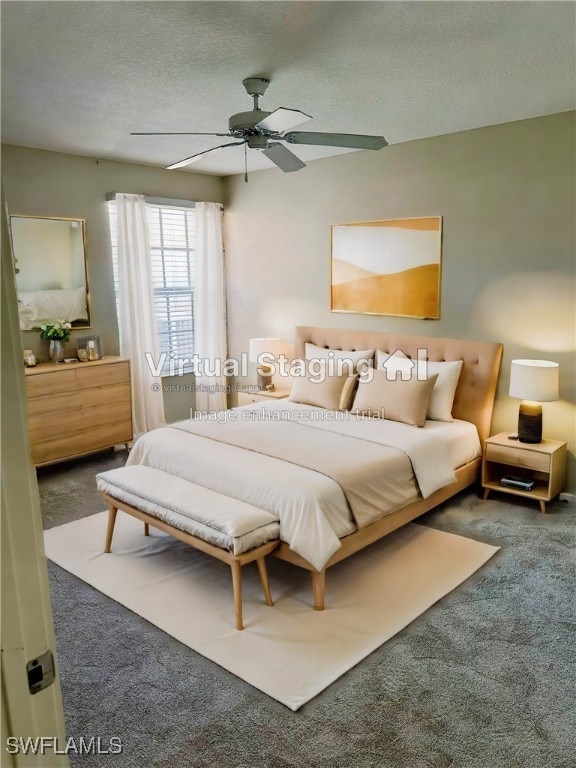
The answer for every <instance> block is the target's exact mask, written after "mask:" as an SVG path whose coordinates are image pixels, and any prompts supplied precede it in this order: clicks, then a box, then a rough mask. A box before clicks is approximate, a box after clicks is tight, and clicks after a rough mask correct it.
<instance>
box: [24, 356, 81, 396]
mask: <svg viewBox="0 0 576 768" xmlns="http://www.w3.org/2000/svg"><path fill="white" fill-rule="evenodd" d="M54 365H55V363H54ZM75 390H76V371H75V370H73V369H66V370H60V371H54V373H52V371H50V372H49V373H37V374H35V375H33V376H27V377H26V394H27V396H28V397H30V398H33V397H41V396H43V395H56V394H58V393H60V392H74V391H75Z"/></svg>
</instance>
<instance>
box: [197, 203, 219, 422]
mask: <svg viewBox="0 0 576 768" xmlns="http://www.w3.org/2000/svg"><path fill="white" fill-rule="evenodd" d="M194 341H195V343H194V348H195V352H196V353H197V355H198V357H199V358H200V359H201V360H202V365H203V368H204V371H203V372H202V371H199V372H198V373H197V375H196V410H197V411H223V410H225V409H226V377H225V376H223V375H222V366H223V365H224V361H225V359H226V354H227V353H226V297H225V292H224V249H223V245H222V213H221V210H220V206H219V205H217V204H216V203H196V290H195V293H194ZM218 366H219V370H218Z"/></svg>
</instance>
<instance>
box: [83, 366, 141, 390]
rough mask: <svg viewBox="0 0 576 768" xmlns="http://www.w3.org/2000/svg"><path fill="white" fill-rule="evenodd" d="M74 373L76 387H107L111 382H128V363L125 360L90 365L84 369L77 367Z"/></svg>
mask: <svg viewBox="0 0 576 768" xmlns="http://www.w3.org/2000/svg"><path fill="white" fill-rule="evenodd" d="M80 365H81V364H80ZM75 373H76V386H77V387H78V389H92V388H94V387H108V386H110V385H112V384H127V383H129V382H130V365H129V364H128V362H125V361H123V362H121V363H112V364H110V365H99V366H90V367H88V368H84V369H83V368H77V369H76V371H75Z"/></svg>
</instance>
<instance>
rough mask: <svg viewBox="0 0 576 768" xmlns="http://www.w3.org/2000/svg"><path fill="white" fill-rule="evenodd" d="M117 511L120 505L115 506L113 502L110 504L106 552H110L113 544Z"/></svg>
mask: <svg viewBox="0 0 576 768" xmlns="http://www.w3.org/2000/svg"><path fill="white" fill-rule="evenodd" d="M117 512H118V507H115V506H114V505H113V504H109V505H108V530H107V531H106V546H105V547H104V552H110V548H111V546H112V536H113V535H114V526H115V525H116V513H117Z"/></svg>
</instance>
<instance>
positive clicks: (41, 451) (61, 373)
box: [26, 356, 132, 466]
mask: <svg viewBox="0 0 576 768" xmlns="http://www.w3.org/2000/svg"><path fill="white" fill-rule="evenodd" d="M26 392H27V398H28V427H29V431H30V444H31V446H32V460H33V462H34V464H35V465H36V466H40V465H42V464H49V463H51V462H53V461H61V460H62V459H70V458H74V457H76V456H81V455H82V454H85V453H91V452H92V451H98V450H102V449H104V448H110V447H112V446H113V445H117V444H119V443H128V442H129V441H130V440H132V403H131V396H130V363H129V361H128V360H124V359H123V358H121V357H112V356H110V357H105V358H103V359H102V360H97V361H95V362H92V363H41V364H40V365H37V366H36V367H35V368H26Z"/></svg>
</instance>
